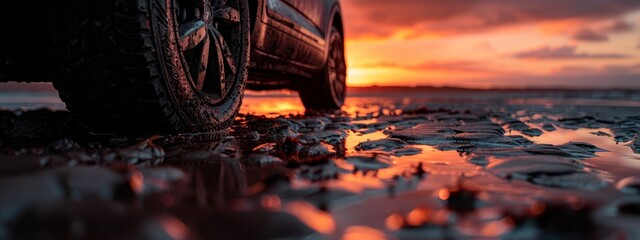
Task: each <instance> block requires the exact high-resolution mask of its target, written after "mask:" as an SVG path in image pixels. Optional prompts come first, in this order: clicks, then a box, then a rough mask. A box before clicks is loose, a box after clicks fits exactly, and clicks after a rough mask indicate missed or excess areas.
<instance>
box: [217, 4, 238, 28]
mask: <svg viewBox="0 0 640 240" xmlns="http://www.w3.org/2000/svg"><path fill="white" fill-rule="evenodd" d="M213 19H214V20H215V21H216V22H219V23H228V24H235V23H240V12H238V10H237V9H235V8H232V7H228V6H224V7H222V8H220V9H217V10H216V11H215V12H214V13H213Z"/></svg>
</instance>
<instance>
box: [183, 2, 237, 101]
mask: <svg viewBox="0 0 640 240" xmlns="http://www.w3.org/2000/svg"><path fill="white" fill-rule="evenodd" d="M174 1H175V4H176V7H175V11H176V16H177V18H176V21H177V24H178V39H179V40H178V44H179V48H178V49H179V51H180V54H181V56H182V58H183V60H184V62H185V63H186V64H185V65H186V66H185V70H186V72H187V78H189V79H190V81H189V82H190V84H191V87H192V88H193V90H194V92H196V93H197V94H196V95H197V96H199V97H200V98H202V99H203V100H205V101H206V102H208V103H210V104H219V103H221V102H223V101H224V100H225V99H226V97H227V96H228V94H229V93H230V90H231V89H233V87H234V85H235V84H237V82H236V79H237V77H236V76H237V74H238V67H239V66H238V63H239V61H238V60H239V58H240V54H241V51H242V47H243V46H242V43H243V41H242V29H241V28H242V26H243V25H244V24H242V23H243V21H247V20H246V19H242V14H241V13H240V10H239V9H240V7H241V6H240V4H239V2H238V0H174Z"/></svg>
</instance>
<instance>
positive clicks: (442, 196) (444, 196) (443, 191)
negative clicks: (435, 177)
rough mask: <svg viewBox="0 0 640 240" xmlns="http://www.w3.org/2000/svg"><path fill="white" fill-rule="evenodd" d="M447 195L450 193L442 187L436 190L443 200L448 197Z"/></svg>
mask: <svg viewBox="0 0 640 240" xmlns="http://www.w3.org/2000/svg"><path fill="white" fill-rule="evenodd" d="M449 195H451V193H450V192H449V190H448V189H444V188H443V189H440V191H438V197H439V198H440V199H441V200H443V201H444V200H447V199H449Z"/></svg>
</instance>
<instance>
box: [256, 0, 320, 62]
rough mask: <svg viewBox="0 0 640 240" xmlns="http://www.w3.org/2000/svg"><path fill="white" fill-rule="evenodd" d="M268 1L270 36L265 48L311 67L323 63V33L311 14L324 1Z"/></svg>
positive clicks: (281, 56)
mask: <svg viewBox="0 0 640 240" xmlns="http://www.w3.org/2000/svg"><path fill="white" fill-rule="evenodd" d="M266 1H267V7H266V8H267V14H268V16H269V18H270V21H269V22H268V25H269V31H268V32H269V34H268V35H269V39H266V41H265V43H266V44H265V45H263V46H262V47H263V48H264V49H262V50H264V51H266V52H268V53H270V54H272V55H275V56H277V57H278V58H281V59H285V60H288V61H292V62H294V63H298V64H300V65H303V66H305V67H308V68H317V67H318V66H321V65H323V61H322V59H323V51H324V48H325V40H324V33H323V32H322V31H321V30H320V29H319V28H318V27H317V25H316V22H314V21H312V19H311V18H310V17H309V15H313V14H315V11H318V10H317V9H315V8H316V5H318V6H320V5H322V3H323V1H319V0H308V1H297V0H295V1H289V0H266ZM299 8H300V9H299ZM318 8H320V9H321V7H318ZM313 16H315V15H313ZM259 47H260V46H259Z"/></svg>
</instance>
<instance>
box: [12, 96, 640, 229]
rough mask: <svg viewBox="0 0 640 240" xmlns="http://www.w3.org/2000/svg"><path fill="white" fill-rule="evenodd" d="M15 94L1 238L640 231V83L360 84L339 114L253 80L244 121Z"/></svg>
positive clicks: (13, 97) (246, 102) (241, 118)
mask: <svg viewBox="0 0 640 240" xmlns="http://www.w3.org/2000/svg"><path fill="white" fill-rule="evenodd" d="M13 93H14V94H13V95H8V94H4V93H3V96H2V97H0V106H1V107H2V108H4V109H5V110H2V111H0V121H1V122H2V124H1V125H0V126H1V128H0V151H1V152H0V173H1V174H0V239H4V238H9V239H61V238H64V239H74V238H88V239H102V238H104V239H114V238H118V239H121V238H124V239H274V238H277V239H283V238H284V239H301V238H304V239H425V238H429V239H637V238H640V229H638V228H637V226H639V225H640V154H639V153H640V139H638V138H639V137H638V133H639V132H640V93H638V92H634V91H600V92H597V91H596V92H594V91H584V92H582V91H554V92H549V91H542V92H540V91H460V90H452V91H441V90H440V91H417V92H411V93H410V94H394V93H393V92H384V91H383V92H375V91H369V92H355V93H353V94H352V95H351V97H350V98H349V99H348V101H347V104H346V106H345V107H344V108H343V112H336V113H309V112H307V113H305V112H304V109H303V108H302V106H301V104H300V103H299V100H298V99H297V98H296V96H295V95H282V94H271V93H268V94H263V93H250V94H249V96H248V97H247V98H246V99H245V101H244V105H243V108H242V110H241V115H240V116H239V117H238V118H237V120H236V123H235V124H234V125H233V127H232V128H231V129H229V130H228V131H225V132H220V133H211V134H196V135H175V136H116V135H109V134H96V133H92V132H90V131H88V130H87V129H85V128H84V127H83V125H82V124H81V123H79V122H78V121H76V120H75V119H74V118H73V116H71V115H70V114H69V113H67V112H65V111H64V110H63V105H61V103H60V102H56V101H57V100H56V98H55V93H51V92H48V91H46V90H44V91H42V92H40V93H39V94H40V95H38V96H41V98H36V99H34V98H32V97H24V96H20V95H19V93H16V92H13ZM52 94H53V95H52ZM26 96H30V95H26ZM52 96H53V97H52ZM38 99H39V100H38ZM27 103H28V104H27ZM25 106H26V108H25ZM61 106H62V107H61ZM42 107H44V109H42Z"/></svg>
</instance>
